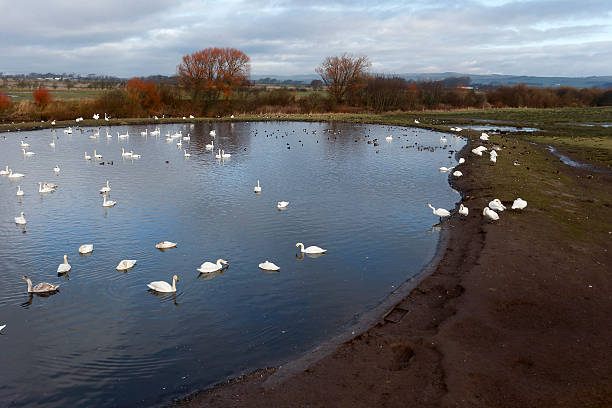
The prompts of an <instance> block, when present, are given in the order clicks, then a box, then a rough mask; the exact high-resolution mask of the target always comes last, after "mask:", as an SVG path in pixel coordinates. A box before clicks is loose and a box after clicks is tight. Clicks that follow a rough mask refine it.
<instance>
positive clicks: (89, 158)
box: [85, 152, 91, 160]
mask: <svg viewBox="0 0 612 408" xmlns="http://www.w3.org/2000/svg"><path fill="white" fill-rule="evenodd" d="M85 160H91V156H90V155H88V154H87V152H85Z"/></svg>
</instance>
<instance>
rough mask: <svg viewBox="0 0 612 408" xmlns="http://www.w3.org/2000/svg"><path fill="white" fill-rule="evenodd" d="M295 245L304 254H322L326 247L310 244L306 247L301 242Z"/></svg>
mask: <svg viewBox="0 0 612 408" xmlns="http://www.w3.org/2000/svg"><path fill="white" fill-rule="evenodd" d="M295 247H296V248H300V252H303V253H305V254H324V253H325V252H327V249H323V248H320V247H318V246H316V245H311V246H309V247H307V248H304V244H302V243H301V242H298V243H297V244H295Z"/></svg>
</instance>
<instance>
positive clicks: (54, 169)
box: [53, 164, 60, 173]
mask: <svg viewBox="0 0 612 408" xmlns="http://www.w3.org/2000/svg"><path fill="white" fill-rule="evenodd" d="M53 171H54V172H56V173H59V172H60V167H59V165H58V164H56V165H55V167H54V168H53Z"/></svg>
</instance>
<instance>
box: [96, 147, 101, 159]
mask: <svg viewBox="0 0 612 408" xmlns="http://www.w3.org/2000/svg"><path fill="white" fill-rule="evenodd" d="M94 158H95V159H101V158H102V155H101V154H98V153H96V150H95V149H94Z"/></svg>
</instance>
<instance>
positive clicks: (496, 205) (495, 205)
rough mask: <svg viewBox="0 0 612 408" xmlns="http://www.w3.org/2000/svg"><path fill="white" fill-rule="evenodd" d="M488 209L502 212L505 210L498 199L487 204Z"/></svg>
mask: <svg viewBox="0 0 612 408" xmlns="http://www.w3.org/2000/svg"><path fill="white" fill-rule="evenodd" d="M489 208H490V209H492V210H495V211H504V210H505V209H506V206H504V205H503V204H502V202H501V201H499V198H496V199H495V200H493V201H491V202H489Z"/></svg>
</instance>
